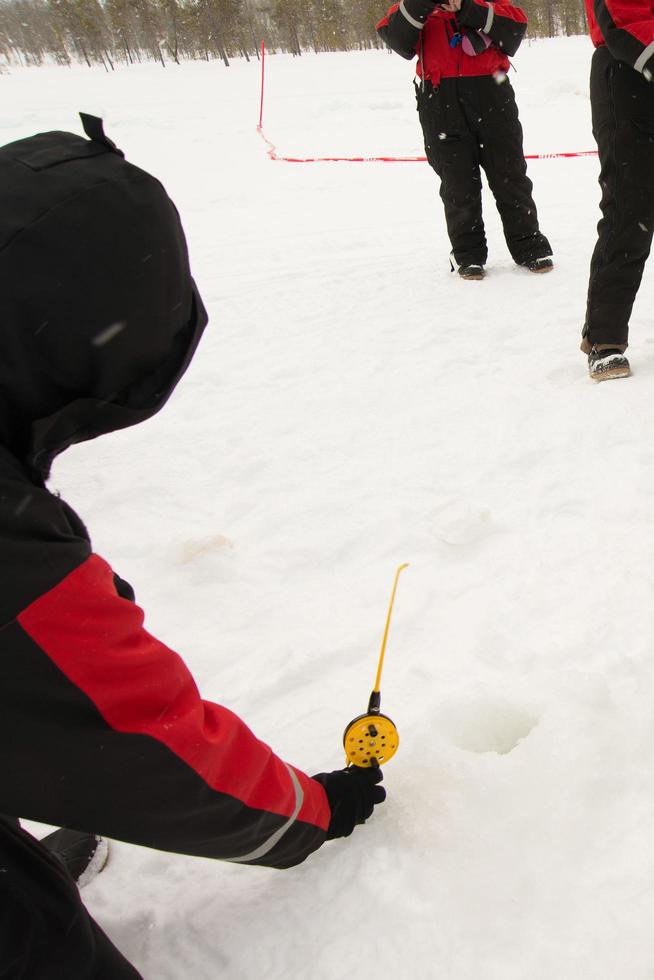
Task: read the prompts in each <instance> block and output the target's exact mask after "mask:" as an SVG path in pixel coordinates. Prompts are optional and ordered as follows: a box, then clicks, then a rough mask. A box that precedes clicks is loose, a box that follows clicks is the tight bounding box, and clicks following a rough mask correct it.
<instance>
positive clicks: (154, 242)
mask: <svg viewBox="0 0 654 980" xmlns="http://www.w3.org/2000/svg"><path fill="white" fill-rule="evenodd" d="M83 122H84V125H85V129H86V132H87V133H88V134H89V135H90V136H92V139H90V140H88V139H84V138H83V137H80V136H75V135H74V134H72V133H60V132H53V133H41V134H39V135H37V136H32V137H30V138H29V139H25V140H20V141H18V142H16V143H10V144H9V145H7V146H4V147H2V148H0V444H3V445H5V446H6V447H7V448H8V449H10V450H11V452H13V453H14V454H15V455H16V456H17V457H18V458H19V459H21V461H23V462H24V463H25V464H26V465H27V466H29V467H30V468H31V469H32V470H35V471H36V472H38V473H39V474H40V475H41V476H42V477H45V476H47V474H48V472H49V469H50V465H51V462H52V460H53V459H54V457H55V456H56V455H57V454H58V453H60V452H62V451H63V450H64V449H66V448H67V447H68V446H70V445H72V444H73V443H77V442H83V441H85V440H87V439H92V438H94V437H95V436H98V435H101V434H103V433H105V432H111V431H113V430H115V429H122V428H125V427H127V426H130V425H135V424H136V423H138V422H142V421H143V420H144V419H147V418H149V417H150V416H152V415H154V414H155V413H156V412H157V411H159V409H160V408H161V407H162V406H163V405H164V404H165V402H166V400H167V399H168V397H169V395H170V394H171V392H172V391H173V389H174V387H175V385H176V384H177V381H178V380H179V379H180V377H181V376H182V374H183V373H184V371H185V370H186V368H187V367H188V364H189V362H190V360H191V358H192V356H193V353H194V351H195V348H196V347H197V344H198V342H199V340H200V337H201V335H202V331H203V329H204V327H205V325H206V322H207V316H206V312H205V310H204V307H203V305H202V300H201V299H200V296H199V294H198V292H197V289H196V287H195V284H194V282H193V279H192V277H191V271H190V268H189V260H188V252H187V248H186V241H185V239H184V232H183V230H182V226H181V223H180V220H179V216H178V214H177V211H176V209H175V206H174V205H173V203H172V201H171V200H170V199H169V198H168V195H167V194H166V192H165V190H164V188H163V187H162V186H161V184H160V183H159V181H157V180H156V179H155V178H154V177H152V176H151V175H150V174H147V173H145V171H143V170H140V169H139V168H138V167H134V166H133V165H132V164H129V163H127V162H126V161H125V160H124V159H123V155H122V153H120V151H118V150H116V148H115V146H114V144H113V143H111V141H110V140H108V139H107V138H106V137H105V136H104V133H103V131H102V125H101V123H100V120H97V119H94V118H93V117H83Z"/></svg>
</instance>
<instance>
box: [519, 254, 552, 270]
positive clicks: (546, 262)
mask: <svg viewBox="0 0 654 980" xmlns="http://www.w3.org/2000/svg"><path fill="white" fill-rule="evenodd" d="M522 267H523V269H528V270H529V272H541V273H542V272H551V271H552V269H553V268H554V262H553V261H552V256H551V255H544V256H543V258H542V259H531V260H530V261H529V262H523V263H522Z"/></svg>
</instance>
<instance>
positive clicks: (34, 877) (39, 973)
mask: <svg viewBox="0 0 654 980" xmlns="http://www.w3.org/2000/svg"><path fill="white" fill-rule="evenodd" d="M0 978H2V980H141V977H140V974H139V973H137V971H136V970H135V969H134V967H133V966H130V964H129V963H128V962H127V960H126V959H125V958H124V957H123V956H122V955H121V954H120V953H119V952H118V950H117V949H116V947H115V946H113V945H112V943H111V942H110V941H109V939H108V938H107V936H106V935H105V934H104V932H103V931H102V930H101V929H100V927H99V926H98V925H97V923H95V922H94V921H93V919H92V918H91V916H90V915H89V914H88V912H87V911H86V909H85V908H84V906H83V905H82V902H81V900H80V897H79V892H78V890H77V886H76V884H75V883H74V881H73V880H72V879H71V878H70V877H69V875H68V874H67V872H66V871H65V869H64V868H63V866H62V865H61V864H60V863H59V861H58V860H57V859H56V858H55V857H53V855H51V854H50V853H49V851H48V850H47V849H46V848H45V847H43V845H42V844H40V843H39V841H37V840H36V839H35V838H34V837H32V836H31V835H30V834H28V833H27V832H26V831H24V830H23V829H22V828H21V827H20V825H19V823H18V821H17V820H15V819H13V818H10V817H2V816H0Z"/></svg>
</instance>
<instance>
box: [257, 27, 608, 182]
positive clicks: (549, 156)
mask: <svg viewBox="0 0 654 980" xmlns="http://www.w3.org/2000/svg"><path fill="white" fill-rule="evenodd" d="M265 64H266V43H265V41H262V42H261V101H260V105H259V125H258V126H257V132H258V133H259V134H260V135H261V138H262V139H263V140H264V142H265V143H266V144H267V146H268V156H269V157H270V159H271V160H274V161H275V162H276V163H426V162H427V157H401V156H383V157H285V156H279V155H278V153H277V148H276V146H275V145H274V143H272V142H271V141H270V140H269V139H268V137H267V136H266V134H265V133H264V131H263V128H262V127H263V96H264V88H265V80H266V75H265ZM595 156H597V150H577V151H575V152H572V153H528V154H525V160H561V159H566V160H567V159H570V158H572V157H595Z"/></svg>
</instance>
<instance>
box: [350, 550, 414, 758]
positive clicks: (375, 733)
mask: <svg viewBox="0 0 654 980" xmlns="http://www.w3.org/2000/svg"><path fill="white" fill-rule="evenodd" d="M408 567H409V566H408V564H404V565H400V567H399V568H398V570H397V571H396V573H395V581H394V583H393V591H392V593H391V601H390V605H389V607H388V616H387V617H386V629H385V630H384V639H383V640H382V646H381V653H380V655H379V664H378V666H377V678H376V680H375V686H374V687H373V689H372V693H371V695H370V700H369V702H368V711H367V712H366V714H365V715H358V716H357V717H356V718H353V719H352V721H351V722H350V724H349V725H348V726H347V728H346V729H345V732H344V733H343V748H344V749H345V758H346V762H347V765H348V766H349V765H353V766H359V767H360V768H362V769H365V768H366V767H368V766H375V765H377V766H383V765H384V763H385V762H388V761H389V759H392V758H393V756H394V755H395V753H396V752H397V750H398V746H399V744H400V736H399V735H398V731H397V728H396V727H395V725H394V724H393V722H392V721H391V719H390V718H389V717H388V715H383V714H382V713H381V711H380V710H379V709H380V705H381V694H380V691H379V687H380V684H381V673H382V667H383V666H384V654H385V653H386V641H387V639H388V628H389V626H390V624H391V614H392V612H393V603H394V602H395V592H396V591H397V583H398V579H399V577H400V572H402V571H403V570H404V569H405V568H408Z"/></svg>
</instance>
